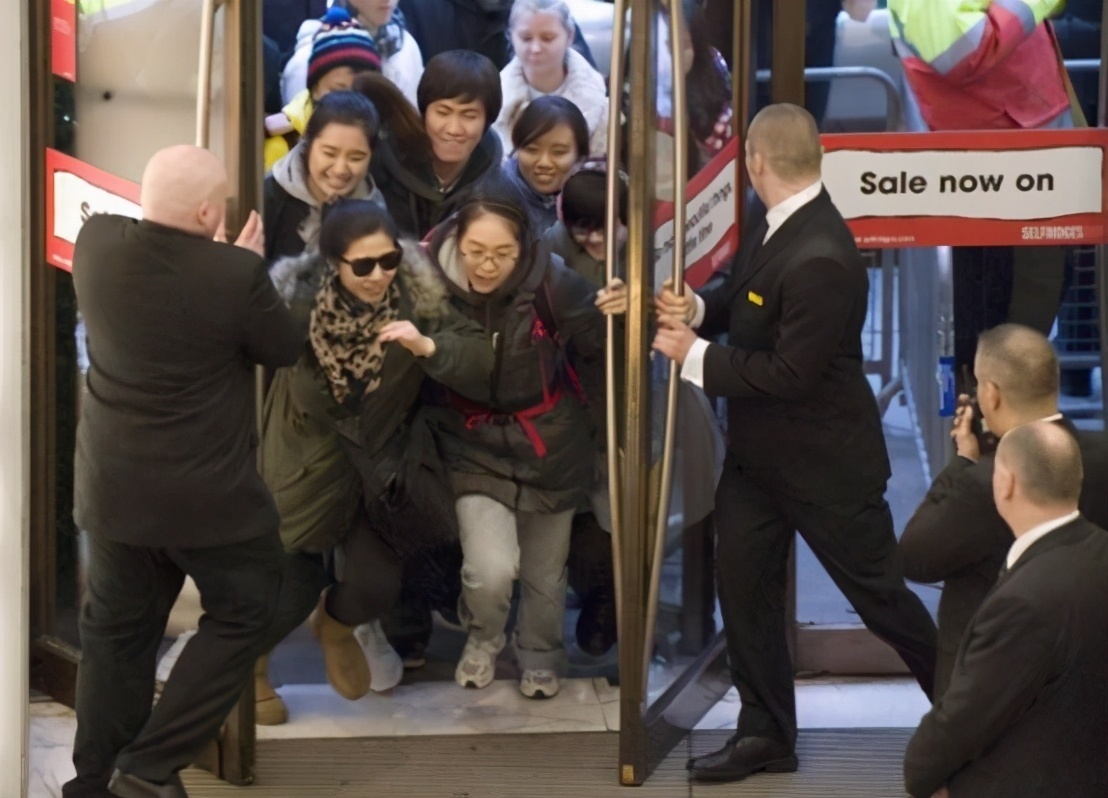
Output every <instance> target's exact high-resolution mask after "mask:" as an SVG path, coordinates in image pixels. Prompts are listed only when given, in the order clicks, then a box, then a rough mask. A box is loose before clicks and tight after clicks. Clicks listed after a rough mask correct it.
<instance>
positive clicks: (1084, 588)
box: [904, 421, 1108, 798]
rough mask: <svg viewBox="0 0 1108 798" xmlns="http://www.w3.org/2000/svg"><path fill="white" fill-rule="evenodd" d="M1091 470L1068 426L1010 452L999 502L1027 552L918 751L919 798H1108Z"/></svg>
mask: <svg viewBox="0 0 1108 798" xmlns="http://www.w3.org/2000/svg"><path fill="white" fill-rule="evenodd" d="M1081 470H1082V469H1081V450H1080V448H1079V447H1078V445H1077V441H1076V440H1075V439H1074V437H1073V435H1071V434H1070V433H1069V431H1068V430H1066V429H1065V428H1064V427H1063V426H1062V425H1060V424H1054V423H1051V422H1046V421H1036V422H1032V423H1030V424H1024V425H1023V426H1021V427H1017V428H1016V429H1014V430H1012V431H1011V432H1008V433H1007V434H1005V435H1004V437H1003V438H1001V440H1000V448H999V449H998V450H997V454H996V468H995V470H994V476H993V493H994V497H995V501H996V507H997V510H998V511H999V513H1000V516H1001V517H1002V518H1003V519H1004V520H1005V522H1006V523H1007V524H1008V526H1009V527H1011V530H1012V533H1013V534H1014V535H1015V542H1014V543H1012V544H1011V546H1010V548H1009V550H1008V552H1007V554H1006V555H1005V559H1004V563H1003V567H1002V570H1001V571H1000V578H999V581H998V583H997V585H996V587H994V588H993V590H992V591H991V592H990V593H989V595H988V596H987V597H986V598H985V601H984V603H983V604H982V605H981V608H980V609H979V610H978V611H977V613H976V614H975V615H974V617H973V619H972V620H971V621H970V626H969V629H968V631H967V632H966V635H965V636H964V637H963V638H962V643H961V645H960V646H959V648H958V656H957V659H956V661H955V665H954V675H953V676H952V677H951V680H950V686H949V688H947V691H946V693H945V694H944V695H943V696H942V697H941V698H940V699H939V700H938V701H937V702H936V703H935V706H934V707H933V708H932V709H931V711H930V712H928V713H927V714H926V715H924V717H923V720H921V721H920V725H919V728H918V729H917V730H916V733H915V735H914V736H913V737H912V739H911V741H910V742H909V743H908V750H907V751H906V752H905V755H904V781H905V786H906V788H907V791H908V793H909V794H911V795H912V796H914V797H915V798H931V797H932V796H935V795H937V796H942V798H947V797H948V796H949V798H963V797H964V798H1041V796H1046V795H1058V796H1063V795H1065V796H1079V795H1080V796H1089V797H1090V798H1091V797H1092V796H1094V795H1108V758H1105V756H1104V752H1105V751H1108V532H1105V530H1104V529H1102V528H1100V527H1098V526H1096V525H1095V524H1092V523H1090V522H1089V521H1088V520H1086V519H1085V518H1083V517H1082V516H1081V513H1080V512H1079V511H1078V509H1077V508H1078V497H1079V496H1080V494H1081V485H1082V475H1081Z"/></svg>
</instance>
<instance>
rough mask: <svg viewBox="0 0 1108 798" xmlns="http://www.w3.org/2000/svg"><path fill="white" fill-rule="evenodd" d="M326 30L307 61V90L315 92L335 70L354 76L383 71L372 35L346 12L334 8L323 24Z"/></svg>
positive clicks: (329, 11) (322, 32)
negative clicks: (342, 68)
mask: <svg viewBox="0 0 1108 798" xmlns="http://www.w3.org/2000/svg"><path fill="white" fill-rule="evenodd" d="M320 22H322V23H323V26H322V27H321V28H320V29H319V33H317V34H316V35H315V38H314V39H313V40H312V54H311V55H310V56H309V57H308V88H309V89H314V88H315V86H316V84H317V83H319V81H320V79H321V78H322V77H323V76H324V75H326V74H327V73H328V72H330V71H331V70H332V69H335V68H336V67H340V66H348V67H350V68H351V69H353V70H354V71H355V72H364V71H367V70H375V71H378V72H380V71H381V57H380V56H379V55H378V54H377V46H376V45H375V44H374V43H373V37H372V36H370V35H369V32H368V31H367V30H366V29H365V28H363V27H362V26H361V25H359V24H358V23H357V22H355V21H354V20H352V19H351V18H350V14H349V13H347V11H346V9H343V8H339V7H338V6H332V7H331V8H330V9H328V11H327V13H326V14H325V15H324V16H323V18H322V19H321V20H320Z"/></svg>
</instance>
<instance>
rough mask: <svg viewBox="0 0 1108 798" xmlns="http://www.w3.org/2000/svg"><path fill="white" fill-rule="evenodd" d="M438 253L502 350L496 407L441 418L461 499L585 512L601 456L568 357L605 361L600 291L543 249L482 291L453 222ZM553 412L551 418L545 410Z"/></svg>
mask: <svg viewBox="0 0 1108 798" xmlns="http://www.w3.org/2000/svg"><path fill="white" fill-rule="evenodd" d="M431 253H432V255H433V256H434V257H435V259H436V261H437V262H438V263H439V265H440V267H441V268H442V270H443V272H444V273H445V275H446V277H447V278H448V280H449V284H450V291H451V294H452V295H453V303H454V305H455V307H457V308H458V309H460V310H461V311H462V312H464V313H465V314H466V315H468V316H469V317H470V318H472V319H475V320H476V321H478V322H479V323H481V324H482V325H483V326H484V328H485V332H486V334H487V335H488V336H489V337H490V338H491V340H492V342H493V349H494V363H493V371H492V377H491V381H490V385H489V401H488V402H487V403H486V404H485V405H484V406H482V407H477V406H474V405H466V403H464V402H458V401H456V400H455V401H453V403H452V404H449V405H448V406H446V407H444V408H441V409H440V412H439V413H437V414H436V420H437V427H438V428H439V431H440V433H441V437H442V441H443V452H444V455H445V458H446V464H447V467H448V468H449V469H450V472H451V480H452V482H453V484H454V490H455V492H456V493H457V494H458V495H465V494H471V493H480V494H484V495H486V496H490V497H491V498H493V499H495V500H497V501H498V502H500V503H501V504H504V505H506V506H507V507H510V508H512V509H514V510H519V511H523V512H537V513H556V512H561V511H563V510H568V509H572V508H574V507H577V506H579V505H580V504H581V502H582V500H583V498H584V495H585V491H586V489H587V488H588V487H589V486H590V485H591V484H592V482H593V478H594V464H595V451H596V450H595V445H594V442H593V435H592V431H591V429H592V425H591V424H590V422H589V416H588V412H587V410H586V407H585V404H584V402H583V401H582V397H581V396H580V395H579V390H578V388H577V386H576V380H575V379H574V378H573V377H571V376H570V369H569V368H568V367H567V366H568V365H569V364H568V353H569V352H572V353H573V357H574V358H575V359H577V360H578V361H580V360H585V359H589V360H592V361H601V362H602V358H603V348H604V333H605V327H606V325H605V321H604V316H603V314H601V313H600V311H599V310H598V309H597V308H596V306H595V304H594V303H595V300H596V290H595V289H594V288H593V287H592V286H591V285H589V283H588V281H587V280H585V279H584V278H583V277H581V276H580V275H578V274H576V273H575V272H573V271H571V270H570V269H568V268H566V266H565V265H564V264H563V263H562V259H561V258H559V257H557V256H556V255H552V254H551V253H550V249H549V247H547V246H546V245H545V244H543V243H542V242H539V243H538V244H536V245H535V246H534V247H533V248H532V249H531V251H530V252H525V253H524V254H523V255H522V256H521V258H520V261H519V263H518V264H517V265H516V267H515V271H514V272H513V274H512V275H511V277H509V279H508V281H507V282H506V283H505V284H504V285H503V286H501V287H500V288H499V289H497V290H496V291H495V292H493V293H492V294H488V295H485V294H477V293H474V292H472V291H470V290H469V288H468V282H467V280H466V277H465V269H464V266H463V265H462V263H461V258H460V257H459V255H458V250H457V246H456V235H455V229H454V224H453V222H450V223H447V224H445V225H443V226H442V228H441V229H440V230H438V231H436V232H435V234H434V236H433V237H432V240H431ZM550 327H553V328H554V329H553V330H551V329H549V328H550ZM544 383H545V386H546V391H545V392H544ZM559 395H560V398H559V399H557V400H556V401H553V400H550V401H548V398H549V397H555V396H559ZM544 404H545V406H546V408H547V409H546V411H545V412H541V413H538V412H536V408H537V407H538V406H540V405H544ZM521 414H522V415H521Z"/></svg>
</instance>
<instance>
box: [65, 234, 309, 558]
mask: <svg viewBox="0 0 1108 798" xmlns="http://www.w3.org/2000/svg"><path fill="white" fill-rule="evenodd" d="M73 280H74V285H75V287H76V289H77V302H78V306H79V307H80V309H81V313H82V315H83V316H84V320H85V325H86V327H87V330H88V349H89V362H90V366H89V372H88V378H87V387H88V391H87V393H86V395H85V396H84V397H83V400H82V406H81V417H80V421H79V423H78V426H77V451H76V462H75V469H76V471H75V476H74V492H75V497H74V503H75V510H74V514H75V517H76V520H77V523H78V524H79V525H80V526H82V527H83V528H84V529H86V530H88V531H89V533H90V534H93V535H99V536H102V537H104V538H107V539H109V540H113V541H117V542H121V543H126V544H130V545H135V546H152V547H159V548H182V549H187V548H200V547H207V546H217V545H224V544H230V543H237V542H241V541H245V540H249V539H252V538H254V537H258V536H261V535H263V534H266V533H273V534H276V531H277V510H276V508H275V507H274V504H273V499H272V497H271V496H270V493H269V490H268V489H267V488H266V486H265V483H263V482H262V478H261V477H260V476H259V475H258V471H257V469H256V467H255V456H254V451H255V449H256V447H257V436H256V434H255V431H254V430H255V427H254V371H253V366H254V364H255V363H260V364H262V365H265V366H268V367H271V368H276V367H278V366H286V365H290V364H292V363H293V362H295V361H296V358H297V356H298V355H299V354H300V348H301V346H302V345H303V338H302V335H301V334H300V333H298V331H297V329H296V327H295V325H294V324H293V321H292V317H291V316H290V314H289V310H288V308H287V307H286V306H285V304H284V302H283V301H282V300H281V299H280V297H278V295H277V292H276V290H275V289H274V288H273V284H272V283H271V282H270V280H269V276H268V274H267V273H266V268H265V264H264V263H263V262H262V259H261V258H259V257H258V256H257V255H255V254H254V253H252V252H249V251H247V250H245V249H242V248H240V247H235V246H231V245H228V244H219V243H216V242H215V241H211V240H208V239H206V238H203V237H200V236H196V235H192V234H189V233H185V232H182V231H180V230H175V229H172V228H169V227H164V226H162V225H159V224H154V223H152V222H145V221H143V222H138V221H135V220H133V219H127V218H125V217H122V216H94V217H92V218H91V219H89V220H88V222H87V223H86V224H85V226H84V227H83V228H82V229H81V233H80V235H79V236H78V237H77V243H76V247H75V249H74V254H73Z"/></svg>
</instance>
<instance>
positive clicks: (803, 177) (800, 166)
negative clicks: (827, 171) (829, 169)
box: [746, 103, 823, 185]
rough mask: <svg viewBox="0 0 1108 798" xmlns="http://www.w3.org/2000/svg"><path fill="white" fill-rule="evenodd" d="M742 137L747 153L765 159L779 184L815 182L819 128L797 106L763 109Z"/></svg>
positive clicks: (819, 150) (818, 164) (820, 149)
mask: <svg viewBox="0 0 1108 798" xmlns="http://www.w3.org/2000/svg"><path fill="white" fill-rule="evenodd" d="M746 135H747V153H748V154H749V155H750V156H754V155H756V154H757V155H761V156H762V157H763V158H765V160H766V163H767V165H768V166H769V168H770V169H771V170H772V171H773V173H774V174H775V175H776V176H777V177H778V178H780V179H781V180H782V181H784V182H786V183H804V184H805V185H809V184H811V183H813V182H815V181H816V180H818V179H819V176H820V169H821V164H822V161H823V145H822V144H820V140H819V127H818V126H817V125H816V120H815V119H814V118H813V117H812V115H811V114H810V113H808V112H807V111H805V110H804V109H803V108H801V107H800V106H799V105H792V104H791V103H776V104H774V105H767V106H766V107H765V108H763V109H762V110H761V111H759V112H758V113H757V115H756V116H755V117H754V119H753V120H751V122H750V128H749V130H748V131H747V134H746Z"/></svg>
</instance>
